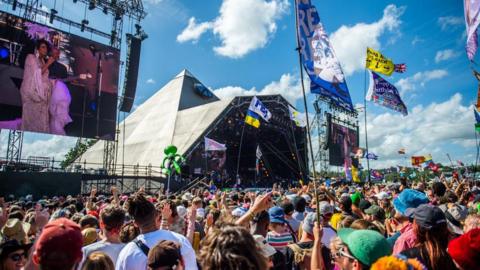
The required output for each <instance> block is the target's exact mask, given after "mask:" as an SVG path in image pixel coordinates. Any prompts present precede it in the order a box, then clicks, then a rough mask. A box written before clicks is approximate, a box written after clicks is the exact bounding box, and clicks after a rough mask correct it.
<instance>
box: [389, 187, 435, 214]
mask: <svg viewBox="0 0 480 270" xmlns="http://www.w3.org/2000/svg"><path fill="white" fill-rule="evenodd" d="M428 202H429V201H428V198H427V196H426V195H425V193H423V192H420V191H417V190H413V189H405V190H403V191H402V192H401V193H400V194H399V195H398V197H397V198H395V199H394V200H393V207H395V210H397V211H398V212H399V213H400V214H402V215H404V216H408V215H407V213H406V211H407V209H409V208H417V207H418V206H420V205H422V204H426V203H428Z"/></svg>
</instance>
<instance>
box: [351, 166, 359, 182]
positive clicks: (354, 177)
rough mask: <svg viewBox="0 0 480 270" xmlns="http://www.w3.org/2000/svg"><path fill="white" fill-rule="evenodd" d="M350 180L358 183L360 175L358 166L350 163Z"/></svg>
mask: <svg viewBox="0 0 480 270" xmlns="http://www.w3.org/2000/svg"><path fill="white" fill-rule="evenodd" d="M351 171H352V180H353V182H355V183H360V177H359V175H358V168H357V167H355V166H353V165H352V170H351Z"/></svg>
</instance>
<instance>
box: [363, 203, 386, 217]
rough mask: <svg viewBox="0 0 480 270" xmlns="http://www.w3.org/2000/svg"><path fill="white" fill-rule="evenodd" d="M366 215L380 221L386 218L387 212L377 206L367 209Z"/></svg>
mask: <svg viewBox="0 0 480 270" xmlns="http://www.w3.org/2000/svg"><path fill="white" fill-rule="evenodd" d="M365 214H367V215H371V216H374V217H376V218H378V219H384V218H385V211H384V210H383V209H382V208H381V207H380V206H378V205H375V204H374V205H372V206H370V207H369V208H367V209H365Z"/></svg>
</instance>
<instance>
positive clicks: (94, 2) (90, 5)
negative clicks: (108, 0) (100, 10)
mask: <svg viewBox="0 0 480 270" xmlns="http://www.w3.org/2000/svg"><path fill="white" fill-rule="evenodd" d="M96 4H97V3H96V1H95V0H90V2H89V3H88V9H89V10H93V9H95V6H96Z"/></svg>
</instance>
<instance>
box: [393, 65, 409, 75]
mask: <svg viewBox="0 0 480 270" xmlns="http://www.w3.org/2000/svg"><path fill="white" fill-rule="evenodd" d="M394 69H395V72H398V73H404V72H405V71H407V65H406V64H395V67H394Z"/></svg>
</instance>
